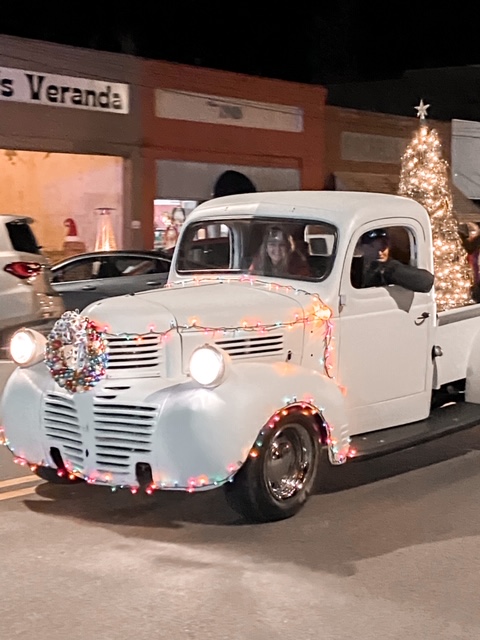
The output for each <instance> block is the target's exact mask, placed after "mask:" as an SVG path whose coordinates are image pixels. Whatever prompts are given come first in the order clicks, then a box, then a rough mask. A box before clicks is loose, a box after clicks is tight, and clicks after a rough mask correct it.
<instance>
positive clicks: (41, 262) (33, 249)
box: [0, 214, 64, 390]
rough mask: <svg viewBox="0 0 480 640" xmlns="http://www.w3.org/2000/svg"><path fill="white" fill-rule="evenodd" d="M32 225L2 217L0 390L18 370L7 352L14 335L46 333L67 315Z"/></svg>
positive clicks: (22, 219)
mask: <svg viewBox="0 0 480 640" xmlns="http://www.w3.org/2000/svg"><path fill="white" fill-rule="evenodd" d="M32 222H33V221H32V219H31V218H27V217H25V216H18V215H6V214H3V215H0V390H1V389H2V388H3V384H4V382H5V379H6V378H7V377H8V375H10V373H11V371H12V370H13V368H14V366H15V365H14V363H12V360H11V358H10V354H9V352H8V346H9V343H10V338H11V337H12V335H13V334H14V332H15V331H16V330H17V329H19V328H20V327H32V328H35V329H36V330H38V331H40V332H43V333H47V332H48V331H49V330H50V329H51V327H52V326H53V320H55V319H57V318H59V317H60V316H61V315H62V313H63V311H64V305H63V301H62V298H61V297H60V295H59V294H58V293H57V292H56V291H54V289H53V288H52V286H51V284H50V271H49V262H48V259H47V257H46V256H44V255H43V254H42V251H41V248H40V247H39V246H38V243H37V240H36V238H35V235H34V233H33V231H32V228H31V224H32Z"/></svg>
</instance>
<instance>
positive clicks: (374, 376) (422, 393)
mask: <svg viewBox="0 0 480 640" xmlns="http://www.w3.org/2000/svg"><path fill="white" fill-rule="evenodd" d="M385 223H386V225H388V226H384V227H380V224H379V222H378V221H377V222H376V223H375V225H376V226H375V227H373V226H372V224H370V225H368V226H365V227H363V228H361V229H359V230H358V231H357V233H356V234H355V235H354V236H353V237H352V241H351V243H350V245H349V247H348V250H347V254H346V259H345V265H344V269H343V273H342V278H341V285H340V313H339V318H340V321H339V331H338V341H339V342H338V345H337V349H338V354H339V355H338V364H339V368H338V370H339V382H340V384H341V385H342V386H343V387H345V390H346V400H347V405H348V409H349V414H350V420H351V427H352V433H362V432H367V431H374V430H377V429H384V428H386V427H390V426H394V425H399V424H406V423H408V422H414V421H416V420H421V419H423V418H425V417H426V416H427V415H428V414H429V410H430V397H431V388H432V375H433V365H432V357H431V354H432V347H433V327H434V325H435V324H436V310H435V302H434V293H433V290H432V291H430V292H429V293H414V292H412V291H408V290H407V289H404V288H403V287H400V286H397V285H388V286H366V283H365V273H366V270H367V269H368V266H369V265H370V263H371V260H372V259H375V258H376V257H378V256H372V255H371V252H370V253H369V251H368V250H367V249H366V248H365V243H366V242H365V239H366V237H367V236H372V237H373V236H375V233H372V232H376V231H378V230H379V229H383V230H384V231H385V232H386V234H387V235H388V238H389V243H390V247H389V252H390V257H392V258H394V259H398V260H399V261H400V262H403V263H405V264H411V265H414V266H417V267H421V268H424V269H428V270H430V271H431V270H432V264H431V263H432V260H431V257H429V256H427V255H422V251H421V249H425V241H426V239H425V237H424V230H423V228H422V227H421V225H420V224H418V222H416V221H415V220H413V219H409V220H408V221H405V222H403V223H398V224H392V220H389V221H388V222H387V221H385ZM427 246H429V245H428V244H427Z"/></svg>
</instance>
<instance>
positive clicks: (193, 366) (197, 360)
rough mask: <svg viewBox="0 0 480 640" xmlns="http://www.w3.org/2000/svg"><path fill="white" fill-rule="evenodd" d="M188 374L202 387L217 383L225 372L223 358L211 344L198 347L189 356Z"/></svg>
mask: <svg viewBox="0 0 480 640" xmlns="http://www.w3.org/2000/svg"><path fill="white" fill-rule="evenodd" d="M189 368H190V376H191V377H192V378H193V379H194V380H195V382H198V384H201V385H203V386H204V387H212V386H214V385H216V384H219V383H220V382H221V381H222V378H223V376H224V373H225V358H224V357H223V354H222V352H221V351H219V350H218V349H216V348H215V347H213V346H211V345H208V344H206V345H204V346H203V347H198V349H195V351H194V352H193V353H192V356H191V358H190V367H189Z"/></svg>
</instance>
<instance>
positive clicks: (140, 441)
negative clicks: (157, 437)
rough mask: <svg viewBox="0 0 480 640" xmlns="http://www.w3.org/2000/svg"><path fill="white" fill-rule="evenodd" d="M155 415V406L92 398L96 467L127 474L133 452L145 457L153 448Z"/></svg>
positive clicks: (103, 470)
mask: <svg viewBox="0 0 480 640" xmlns="http://www.w3.org/2000/svg"><path fill="white" fill-rule="evenodd" d="M156 415H157V408H156V407H154V406H149V405H137V404H131V405H126V404H115V403H110V402H108V403H101V402H98V401H97V402H95V405H94V419H95V466H96V469H97V470H98V471H100V472H102V473H103V472H113V473H115V474H116V475H121V474H128V473H129V467H130V463H131V456H132V454H138V455H140V456H141V458H142V459H145V458H147V456H148V455H149V454H150V452H151V449H152V433H153V428H154V424H155V418H156ZM138 455H137V456H136V457H137V459H138Z"/></svg>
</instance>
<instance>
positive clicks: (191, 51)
mask: <svg viewBox="0 0 480 640" xmlns="http://www.w3.org/2000/svg"><path fill="white" fill-rule="evenodd" d="M120 4H121V5H122V7H123V6H124V5H125V3H120V2H117V3H111V2H109V1H102V0H97V2H96V3H95V4H94V3H89V2H87V1H85V2H82V3H73V4H69V3H64V4H57V3H51V2H50V3H48V2H45V3H39V2H37V3H35V4H33V3H30V2H28V3H27V2H22V1H21V0H17V2H15V3H13V2H12V3H10V4H9V5H8V6H7V7H6V8H5V3H4V5H3V7H2V10H1V11H0V32H1V33H4V34H9V35H17V36H23V37H29V38H37V39H41V40H50V41H52V42H60V43H64V44H72V45H76V46H82V47H89V48H95V49H101V50H107V51H115V52H123V53H130V54H134V55H139V56H142V57H147V58H154V59H163V60H169V61H172V62H181V63H186V64H194V65H200V66H205V67H211V68H216V69H224V70H228V71H237V72H240V73H246V74H251V75H257V76H264V77H271V78H280V79H284V80H293V81H298V82H306V83H318V84H325V85H328V84H335V83H340V82H350V81H362V80H381V79H389V78H391V79H393V78H398V77H401V75H402V73H403V72H404V71H405V70H408V69H419V68H429V67H443V66H463V65H469V64H480V47H479V46H478V35H477V32H478V27H477V25H476V24H475V20H474V19H473V18H472V15H471V14H469V12H468V10H467V9H463V10H462V9H461V8H458V7H457V5H449V6H448V7H447V8H445V9H444V10H443V11H442V10H440V8H439V7H440V4H438V5H434V4H433V3H423V4H422V3H410V4H406V3H400V2H396V1H395V0H393V1H391V2H385V4H384V5H383V8H382V5H380V3H376V2H375V3H373V2H368V0H363V1H360V0H329V2H318V1H317V2H315V0H312V1H311V2H309V3H307V2H304V1H303V0H300V1H298V2H291V3H288V4H283V3H280V2H277V3H270V2H262V1H261V0H257V2H256V3H253V2H250V1H248V2H237V3H232V2H228V1H226V0H225V1H224V2H218V1H217V0H211V1H208V0H207V1H201V0H197V1H196V2H193V1H192V2H190V1H187V2H182V1H175V0H170V1H169V2H166V1H165V0H156V1H155V0H154V1H153V2H152V1H151V0H150V1H148V2H143V3H142V2H138V1H137V2H136V3H129V5H128V9H124V8H121V7H120ZM32 5H33V6H32ZM143 5H144V8H142V9H141V10H140V8H139V7H142V6H143ZM282 7H285V8H282ZM287 7H288V8H287ZM462 11H463V13H462ZM0 64H1V63H0Z"/></svg>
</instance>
